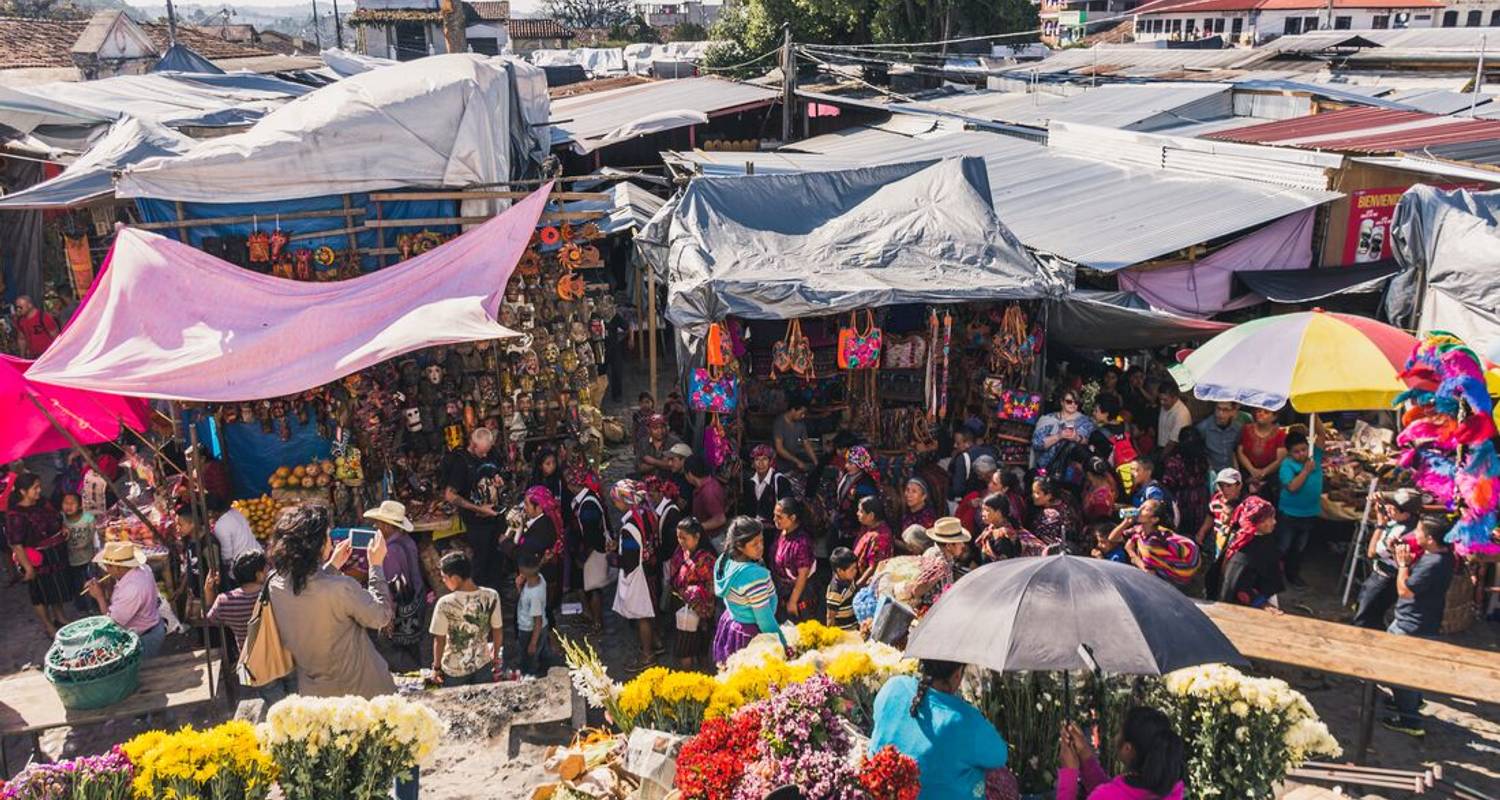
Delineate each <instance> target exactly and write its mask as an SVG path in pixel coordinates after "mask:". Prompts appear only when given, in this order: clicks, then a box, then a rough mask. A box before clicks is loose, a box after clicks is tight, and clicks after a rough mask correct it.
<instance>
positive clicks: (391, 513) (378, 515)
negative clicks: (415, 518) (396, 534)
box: [365, 500, 413, 533]
mask: <svg viewBox="0 0 1500 800" xmlns="http://www.w3.org/2000/svg"><path fill="white" fill-rule="evenodd" d="M365 519H373V520H375V521H376V522H384V523H387V524H390V525H395V526H396V527H398V528H400V529H401V530H403V531H406V532H408V533H410V532H411V531H412V530H413V526H412V524H411V520H409V519H407V518H406V505H405V504H404V503H398V502H396V501H395V500H387V501H385V502H383V503H381V504H380V507H379V508H372V509H370V510H369V511H366V512H365Z"/></svg>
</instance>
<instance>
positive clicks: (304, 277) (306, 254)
mask: <svg viewBox="0 0 1500 800" xmlns="http://www.w3.org/2000/svg"><path fill="white" fill-rule="evenodd" d="M294 255H295V256H296V259H297V269H296V276H297V280H299V281H310V280H312V251H311V250H308V249H306V248H303V249H299V250H298V251H297V252H296V253H295V254H294Z"/></svg>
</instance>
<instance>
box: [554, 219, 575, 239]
mask: <svg viewBox="0 0 1500 800" xmlns="http://www.w3.org/2000/svg"><path fill="white" fill-rule="evenodd" d="M557 235H558V236H561V237H562V240H563V241H565V242H571V241H573V240H574V239H576V238H577V235H576V233H575V231H574V230H573V223H571V222H564V223H563V224H562V225H561V226H560V227H558V229H557Z"/></svg>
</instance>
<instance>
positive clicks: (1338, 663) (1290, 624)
mask: <svg viewBox="0 0 1500 800" xmlns="http://www.w3.org/2000/svg"><path fill="white" fill-rule="evenodd" d="M1198 607H1199V608H1201V609H1202V610H1203V612H1204V613H1205V614H1207V615H1208V617H1209V619H1211V620H1213V621H1214V624H1216V625H1218V626H1219V630H1221V631H1223V632H1224V635H1225V636H1228V637H1229V640H1230V641H1231V642H1233V643H1234V646H1235V647H1236V648H1238V649H1239V651H1240V653H1241V654H1243V655H1244V656H1245V657H1246V658H1252V659H1259V660H1262V661H1274V662H1276V663H1279V664H1290V665H1292V666H1296V667H1304V668H1307V669H1315V670H1320V671H1323V672H1331V673H1334V674H1338V675H1349V676H1352V677H1356V678H1363V679H1365V680H1373V681H1379V682H1380V683H1384V684H1394V685H1397V686H1406V687H1410V688H1412V689H1417V690H1420V691H1426V692H1435V693H1438V694H1446V695H1450V696H1453V697H1466V698H1470V699H1474V700H1482V701H1485V702H1489V701H1492V700H1493V699H1494V698H1496V697H1500V654H1497V653H1493V652H1488V651H1484V650H1475V649H1471V648H1467V647H1458V646H1456V645H1452V644H1447V643H1445V642H1441V641H1435V640H1431V639H1418V638H1416V637H1412V636H1397V635H1395V634H1390V633H1386V632H1385V631H1374V630H1368V629H1366V628H1358V627H1355V626H1353V625H1342V624H1339V623H1337V622H1325V621H1323V620H1318V619H1311V618H1308V617H1295V616H1290V615H1283V616H1273V615H1271V614H1268V613H1266V612H1264V611H1260V610H1258V609H1253V608H1247V607H1245V606H1236V605H1230V604H1227V603H1200V604H1199V606H1198Z"/></svg>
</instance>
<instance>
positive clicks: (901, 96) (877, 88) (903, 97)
mask: <svg viewBox="0 0 1500 800" xmlns="http://www.w3.org/2000/svg"><path fill="white" fill-rule="evenodd" d="M798 49H799V50H802V55H805V56H807V58H808V60H810V61H814V62H817V63H818V64H819V65H822V66H824V67H832V66H834V64H832V63H830V62H827V61H824V60H823V59H821V58H818V57H817V56H816V55H814V54H812V53H811V52H808V51H807V50H806V49H805V48H798ZM828 71H829V72H834V71H833V70H828ZM834 74H836V75H840V76H842V77H846V78H853V79H854V80H855V81H857V82H859V83H862V84H864V85H865V86H868V87H869V88H871V89H874V90H875V91H877V92H880V93H881V94H884V95H887V96H890V97H894V98H896V99H897V100H902V101H905V102H908V103H914V102H916V101H915V100H913V99H912V98H911V97H908V96H906V95H904V94H901V93H900V92H893V91H891V90H890V89H887V88H885V87H884V86H876V85H875V84H873V83H870V82H869V81H867V80H865V79H864V78H861V77H859V76H857V75H844V73H841V72H834Z"/></svg>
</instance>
